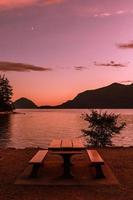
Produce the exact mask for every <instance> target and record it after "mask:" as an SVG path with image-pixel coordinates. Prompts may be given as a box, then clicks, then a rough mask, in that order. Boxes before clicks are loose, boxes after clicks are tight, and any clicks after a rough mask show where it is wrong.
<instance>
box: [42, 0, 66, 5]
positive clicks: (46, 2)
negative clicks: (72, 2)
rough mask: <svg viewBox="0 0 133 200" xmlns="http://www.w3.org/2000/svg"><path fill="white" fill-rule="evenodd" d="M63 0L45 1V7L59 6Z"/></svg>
mask: <svg viewBox="0 0 133 200" xmlns="http://www.w3.org/2000/svg"><path fill="white" fill-rule="evenodd" d="M64 1H65V0H45V1H44V4H45V5H51V4H60V3H63V2H64Z"/></svg>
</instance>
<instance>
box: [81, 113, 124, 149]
mask: <svg viewBox="0 0 133 200" xmlns="http://www.w3.org/2000/svg"><path fill="white" fill-rule="evenodd" d="M118 117H119V115H116V114H114V113H113V114H112V113H110V114H108V113H107V112H106V111H105V112H102V111H100V112H98V111H97V110H92V111H91V113H90V115H88V114H85V115H84V120H86V121H88V122H89V126H88V129H87V130H85V129H83V130H82V132H83V136H85V137H86V140H87V144H88V145H92V146H95V147H104V146H112V140H111V139H112V137H113V136H114V135H115V134H119V133H120V131H121V130H122V129H123V128H124V127H125V126H126V123H124V122H119V123H118Z"/></svg>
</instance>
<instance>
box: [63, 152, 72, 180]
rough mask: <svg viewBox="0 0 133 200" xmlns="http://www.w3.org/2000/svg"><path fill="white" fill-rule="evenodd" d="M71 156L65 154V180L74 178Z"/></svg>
mask: <svg viewBox="0 0 133 200" xmlns="http://www.w3.org/2000/svg"><path fill="white" fill-rule="evenodd" d="M71 156H72V155H71V154H63V155H62V157H63V160H64V173H63V177H64V178H72V177H73V176H72V174H71Z"/></svg>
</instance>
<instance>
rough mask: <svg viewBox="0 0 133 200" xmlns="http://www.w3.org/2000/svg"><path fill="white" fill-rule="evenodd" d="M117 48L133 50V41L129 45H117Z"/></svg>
mask: <svg viewBox="0 0 133 200" xmlns="http://www.w3.org/2000/svg"><path fill="white" fill-rule="evenodd" d="M117 46H118V47H119V48H121V49H133V41H130V42H128V43H121V44H117Z"/></svg>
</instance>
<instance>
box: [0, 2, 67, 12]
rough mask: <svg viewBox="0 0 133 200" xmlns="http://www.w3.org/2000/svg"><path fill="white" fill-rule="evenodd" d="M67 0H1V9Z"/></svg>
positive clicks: (51, 3)
mask: <svg viewBox="0 0 133 200" xmlns="http://www.w3.org/2000/svg"><path fill="white" fill-rule="evenodd" d="M64 1H65V0H0V10H8V9H13V8H19V7H26V6H34V5H44V6H45V5H53V4H60V3H63V2H64Z"/></svg>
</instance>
